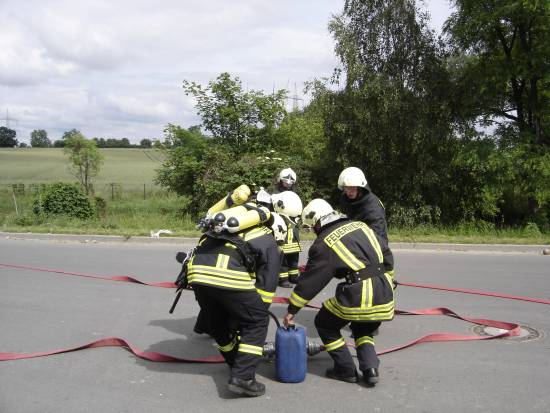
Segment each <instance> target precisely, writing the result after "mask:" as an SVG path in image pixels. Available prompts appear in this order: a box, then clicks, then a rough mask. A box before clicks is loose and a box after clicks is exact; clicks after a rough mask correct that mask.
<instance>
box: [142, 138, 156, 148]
mask: <svg viewBox="0 0 550 413" xmlns="http://www.w3.org/2000/svg"><path fill="white" fill-rule="evenodd" d="M139 146H141V147H142V148H151V147H152V146H153V142H152V141H151V139H142V140H141V141H140V142H139Z"/></svg>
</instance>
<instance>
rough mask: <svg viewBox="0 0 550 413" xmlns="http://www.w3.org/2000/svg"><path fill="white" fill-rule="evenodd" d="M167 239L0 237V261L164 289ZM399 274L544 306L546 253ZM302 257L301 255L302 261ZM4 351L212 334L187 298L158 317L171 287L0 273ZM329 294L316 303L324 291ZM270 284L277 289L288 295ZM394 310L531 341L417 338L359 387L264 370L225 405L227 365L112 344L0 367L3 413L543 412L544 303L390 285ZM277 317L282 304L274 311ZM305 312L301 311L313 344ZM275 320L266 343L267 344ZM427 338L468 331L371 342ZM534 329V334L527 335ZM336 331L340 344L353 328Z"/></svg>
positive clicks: (179, 349) (407, 255)
mask: <svg viewBox="0 0 550 413" xmlns="http://www.w3.org/2000/svg"><path fill="white" fill-rule="evenodd" d="M180 247H181V246H180V245H177V244H173V243H171V244H165V243H155V244H140V243H135V244H130V243H122V242H98V243H82V242H69V241H63V242H59V241H56V242H54V241H35V240H22V239H8V238H5V237H3V238H1V239H0V263H4V264H5V263H9V264H24V265H30V266H40V267H47V268H55V269H60V270H64V271H74V272H80V273H88V274H97V275H131V276H133V277H135V278H138V279H141V280H143V281H172V280H173V279H174V278H175V275H176V273H177V271H178V265H177V263H176V261H175V260H174V255H175V253H176V251H178V250H179V249H181V248H180ZM394 253H395V258H396V263H397V267H396V268H397V277H398V279H399V280H400V281H403V282H411V283H424V284H430V283H431V284H438V285H445V286H449V287H456V288H469V289H478V290H485V291H493V292H500V293H505V294H515V295H523V296H532V297H539V298H550V256H543V255H541V254H535V253H501V252H489V251H478V252H458V251H422V250H412V249H403V248H397V249H396V250H395V251H394ZM304 260H305V257H304ZM0 282H1V286H0V352H26V353H28V352H40V351H49V350H55V349H59V348H66V347H74V346H77V345H81V344H85V343H88V342H91V341H95V340H98V339H100V338H103V337H111V336H116V337H120V338H124V339H126V340H127V341H129V342H130V343H132V344H133V345H135V346H136V347H138V348H139V349H141V350H149V351H158V352H163V353H168V354H171V355H174V356H180V357H201V356H207V355H213V354H216V350H215V347H214V346H213V343H212V340H211V339H209V338H207V337H203V336H198V335H196V334H194V333H193V332H192V327H193V324H194V316H195V315H196V313H197V311H198V306H197V304H196V303H195V301H194V299H193V297H192V295H191V294H188V295H186V296H185V297H182V300H180V304H179V305H178V308H177V309H176V313H175V314H173V315H170V314H168V309H169V307H170V304H171V301H172V298H173V291H172V290H168V289H163V288H155V287H147V286H140V285H137V284H129V283H121V282H110V281H102V280H96V279H89V278H82V277H72V276H63V275H59V274H52V273H45V272H37V271H31V270H16V269H8V268H5V267H0ZM333 289H334V285H331V286H329V287H327V289H325V290H324V291H323V293H321V294H320V296H318V297H317V298H316V299H314V300H313V303H316V304H320V303H321V302H322V301H323V300H324V299H326V298H328V297H330V296H331V293H332V291H333ZM289 293H290V291H289V290H285V289H279V290H278V291H277V294H278V295H284V296H288V295H289ZM397 304H398V308H399V309H401V310H413V309H420V308H429V307H448V308H450V309H452V310H453V311H455V312H457V313H459V314H460V315H464V316H470V317H476V318H487V319H495V320H501V321H510V322H517V323H520V324H521V325H523V326H525V327H529V328H532V329H533V335H534V336H533V338H532V339H529V340H527V339H525V338H523V339H517V338H513V339H497V340H485V341H472V342H447V343H427V344H420V345H417V346H414V347H411V348H408V349H404V350H401V351H398V352H395V353H390V354H386V355H383V356H381V360H382V364H381V382H380V383H379V385H377V386H376V387H375V388H372V389H369V388H366V387H364V386H362V385H357V384H346V383H341V382H335V381H333V380H329V379H327V378H325V377H324V376H323V375H324V371H325V369H326V368H327V367H329V366H330V365H331V361H330V358H329V357H328V356H327V354H326V353H322V354H319V355H317V356H314V357H312V358H310V359H309V361H308V375H307V378H306V380H305V382H303V383H299V384H283V383H279V382H277V381H276V379H275V369H274V365H273V364H269V363H267V362H266V363H263V364H262V365H261V367H260V369H259V371H258V379H259V380H260V381H262V382H264V383H265V384H266V386H267V392H266V395H265V396H263V397H260V398H255V399H240V398H234V397H233V396H232V395H231V394H230V393H229V392H228V391H227V390H226V388H225V385H226V382H227V377H228V370H227V367H226V366H225V365H223V364H217V365H204V364H178V363H153V362H148V361H144V360H141V359H139V358H136V357H134V356H133V355H132V354H130V353H129V352H127V351H125V350H124V349H121V348H98V349H91V350H84V351H78V352H73V353H66V354H61V355H56V356H50V357H42V358H34V359H27V360H16V361H4V362H0V412H1V413H34V412H36V413H48V412H56V413H59V412H71V413H79V412H103V413H111V412H116V413H119V412H132V413H145V412H152V411H154V412H216V411H219V410H220V409H223V411H224V412H243V411H245V412H248V411H272V412H279V411H287V412H288V411H291V412H292V411H300V412H312V411H316V412H344V411H345V412H358V411H361V412H365V411H369V412H371V411H372V412H379V411H380V412H394V411H406V412H442V411H445V412H464V411H469V412H516V411H528V412H548V411H550V392H549V391H548V385H549V383H550V369H549V368H548V361H549V359H550V358H549V356H550V344H549V340H550V339H549V338H548V332H549V331H550V306H548V305H542V304H533V303H527V302H521V301H511V300H505V299H500V298H491V297H482V296H474V295H464V294H458V293H449V292H442V291H434V290H426V289H418V288H412V287H404V286H402V287H399V288H398V289H397ZM272 310H273V311H274V312H275V313H276V314H277V315H278V316H279V317H282V316H283V315H284V313H285V308H284V307H283V306H280V305H273V306H272ZM314 314H315V313H314V310H303V311H302V312H300V313H299V314H298V316H297V321H298V323H299V324H302V325H304V326H305V327H306V328H307V332H308V336H309V337H310V338H311V339H312V340H319V339H318V336H317V333H316V331H315V328H314V327H313V317H314ZM274 330H275V329H274V326H273V325H271V327H270V332H269V335H268V340H272V339H273V337H274ZM434 332H454V333H460V334H474V328H473V325H472V324H469V323H466V322H464V321H461V320H458V319H455V318H450V317H442V316H397V317H396V318H395V320H394V321H392V322H390V323H386V324H384V325H383V326H382V327H381V329H380V334H379V335H378V336H377V337H376V338H375V339H376V343H377V348H378V349H379V350H383V349H386V348H389V347H393V346H396V345H399V344H402V343H405V342H408V341H411V340H413V339H415V338H418V337H420V336H423V335H426V334H429V333H434ZM537 334H539V335H540V336H539V337H535V336H536V335H537ZM344 335H345V336H346V337H347V336H349V331H345V333H344Z"/></svg>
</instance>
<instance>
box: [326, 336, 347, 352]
mask: <svg viewBox="0 0 550 413" xmlns="http://www.w3.org/2000/svg"><path fill="white" fill-rule="evenodd" d="M345 345H346V342H345V341H344V338H343V337H340V338H339V339H338V340H336V341H333V342H332V343H328V344H325V350H326V351H334V350H336V349H339V348H340V347H342V346H345Z"/></svg>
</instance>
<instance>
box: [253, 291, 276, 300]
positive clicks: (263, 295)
mask: <svg viewBox="0 0 550 413" xmlns="http://www.w3.org/2000/svg"><path fill="white" fill-rule="evenodd" d="M256 291H257V292H258V294H260V297H261V298H262V301H263V302H264V303H271V302H273V297H275V293H270V292H267V291H264V290H262V289H260V288H256Z"/></svg>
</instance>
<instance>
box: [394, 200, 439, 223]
mask: <svg viewBox="0 0 550 413" xmlns="http://www.w3.org/2000/svg"><path fill="white" fill-rule="evenodd" d="M387 215H388V217H387V218H388V225H389V226H391V227H394V228H402V229H409V228H413V227H416V226H418V225H427V226H434V225H438V224H439V223H440V218H441V210H440V209H439V208H438V207H437V206H431V205H421V206H418V207H416V208H411V207H403V206H401V205H392V206H391V207H390V208H388V211H387Z"/></svg>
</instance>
